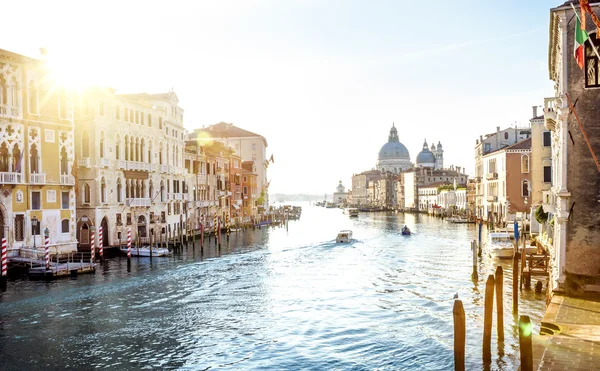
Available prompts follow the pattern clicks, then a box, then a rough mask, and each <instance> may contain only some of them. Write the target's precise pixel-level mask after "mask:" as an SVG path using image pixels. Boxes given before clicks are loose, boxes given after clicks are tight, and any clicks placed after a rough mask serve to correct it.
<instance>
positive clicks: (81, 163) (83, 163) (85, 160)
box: [77, 157, 92, 168]
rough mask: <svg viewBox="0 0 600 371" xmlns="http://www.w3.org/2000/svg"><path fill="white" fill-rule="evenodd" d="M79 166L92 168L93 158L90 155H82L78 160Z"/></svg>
mask: <svg viewBox="0 0 600 371" xmlns="http://www.w3.org/2000/svg"><path fill="white" fill-rule="evenodd" d="M77 166H79V167H87V168H91V167H92V160H91V159H90V158H89V157H82V158H80V159H78V160H77Z"/></svg>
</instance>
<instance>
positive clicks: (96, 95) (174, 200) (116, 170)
mask: <svg viewBox="0 0 600 371" xmlns="http://www.w3.org/2000/svg"><path fill="white" fill-rule="evenodd" d="M75 124H76V125H75V157H76V158H77V174H78V175H77V184H78V186H77V187H78V198H77V239H78V241H79V247H80V248H81V249H84V250H89V249H90V232H91V230H93V229H96V230H98V227H102V232H103V244H104V245H105V246H107V247H108V246H118V245H121V244H123V243H125V241H126V237H127V229H131V232H132V238H133V239H137V238H138V237H139V238H140V241H142V242H146V241H148V242H149V241H151V240H152V241H154V240H156V241H164V240H166V239H170V238H176V237H178V236H180V235H181V233H183V232H184V229H185V223H186V214H187V206H186V202H187V201H188V194H187V187H186V183H185V180H186V179H185V176H186V172H187V170H186V169H185V168H184V166H183V152H184V142H183V140H184V135H185V130H184V128H183V110H182V109H181V108H180V107H179V106H178V99H177V96H176V95H175V93H174V92H172V91H171V92H168V93H165V94H146V93H142V94H124V95H122V94H115V93H114V91H113V90H112V89H104V88H89V89H87V90H86V91H84V92H81V93H79V94H77V96H76V107H75ZM98 240H99V239H98V238H97V239H96V241H98Z"/></svg>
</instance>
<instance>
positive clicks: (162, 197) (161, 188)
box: [160, 180, 165, 202]
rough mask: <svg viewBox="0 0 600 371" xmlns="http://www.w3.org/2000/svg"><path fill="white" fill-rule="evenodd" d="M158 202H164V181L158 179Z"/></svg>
mask: <svg viewBox="0 0 600 371" xmlns="http://www.w3.org/2000/svg"><path fill="white" fill-rule="evenodd" d="M160 202H165V182H164V181H162V180H161V181H160Z"/></svg>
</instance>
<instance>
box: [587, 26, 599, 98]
mask: <svg viewBox="0 0 600 371" xmlns="http://www.w3.org/2000/svg"><path fill="white" fill-rule="evenodd" d="M589 36H590V38H589V39H588V41H586V42H585V86H586V87H587V88H595V87H600V70H599V69H598V67H599V66H598V57H597V56H596V53H595V52H594V49H593V47H592V44H591V43H590V39H591V40H594V41H593V43H594V45H595V46H596V50H599V49H598V47H599V46H600V43H598V42H597V41H596V33H592V34H590V35H589Z"/></svg>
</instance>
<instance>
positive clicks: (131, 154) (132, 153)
mask: <svg viewBox="0 0 600 371" xmlns="http://www.w3.org/2000/svg"><path fill="white" fill-rule="evenodd" d="M129 161H135V142H134V140H133V137H131V138H129Z"/></svg>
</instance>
